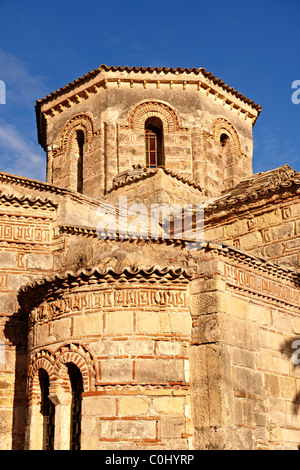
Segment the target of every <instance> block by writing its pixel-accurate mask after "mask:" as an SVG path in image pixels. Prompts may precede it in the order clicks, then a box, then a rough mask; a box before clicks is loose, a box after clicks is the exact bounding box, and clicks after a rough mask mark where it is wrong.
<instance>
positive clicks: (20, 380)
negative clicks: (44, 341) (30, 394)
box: [4, 309, 27, 450]
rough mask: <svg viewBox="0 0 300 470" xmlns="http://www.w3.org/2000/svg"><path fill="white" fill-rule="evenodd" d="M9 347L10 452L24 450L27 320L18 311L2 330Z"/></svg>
mask: <svg viewBox="0 0 300 470" xmlns="http://www.w3.org/2000/svg"><path fill="white" fill-rule="evenodd" d="M4 335H5V337H6V338H7V339H8V341H9V343H10V346H9V352H8V362H9V367H10V368H11V369H12V370H13V372H14V374H15V388H14V397H13V421H12V450H24V446H25V419H26V383H27V318H26V316H25V314H24V312H22V310H21V309H19V310H18V311H17V312H15V313H14V314H13V315H11V316H10V318H9V320H8V321H7V322H6V325H5V328H4Z"/></svg>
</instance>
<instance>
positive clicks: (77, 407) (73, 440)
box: [68, 364, 83, 450]
mask: <svg viewBox="0 0 300 470" xmlns="http://www.w3.org/2000/svg"><path fill="white" fill-rule="evenodd" d="M68 371H69V377H70V382H71V388H72V404H71V432H70V449H71V450H80V445H81V443H80V441H81V404H82V392H83V382H82V375H81V372H80V370H79V369H78V367H77V366H75V365H74V364H68Z"/></svg>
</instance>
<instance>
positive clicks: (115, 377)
mask: <svg viewBox="0 0 300 470" xmlns="http://www.w3.org/2000/svg"><path fill="white" fill-rule="evenodd" d="M101 380H102V381H103V382H112V383H124V382H125V383H126V382H131V381H132V361H130V360H126V359H110V360H106V359H104V360H102V361H101Z"/></svg>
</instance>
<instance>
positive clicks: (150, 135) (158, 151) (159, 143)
mask: <svg viewBox="0 0 300 470" xmlns="http://www.w3.org/2000/svg"><path fill="white" fill-rule="evenodd" d="M145 143H146V167H147V168H157V167H158V166H160V165H163V164H164V154H163V123H162V121H161V120H160V119H159V118H158V117H155V116H153V117H150V118H148V119H147V120H146V122H145Z"/></svg>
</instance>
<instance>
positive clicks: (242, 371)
mask: <svg viewBox="0 0 300 470" xmlns="http://www.w3.org/2000/svg"><path fill="white" fill-rule="evenodd" d="M234 379H235V381H234V383H235V386H234V389H235V391H237V392H239V393H243V394H253V395H256V396H262V394H263V390H264V384H263V374H262V373H261V372H258V371H253V370H251V369H246V368H241V367H234Z"/></svg>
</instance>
